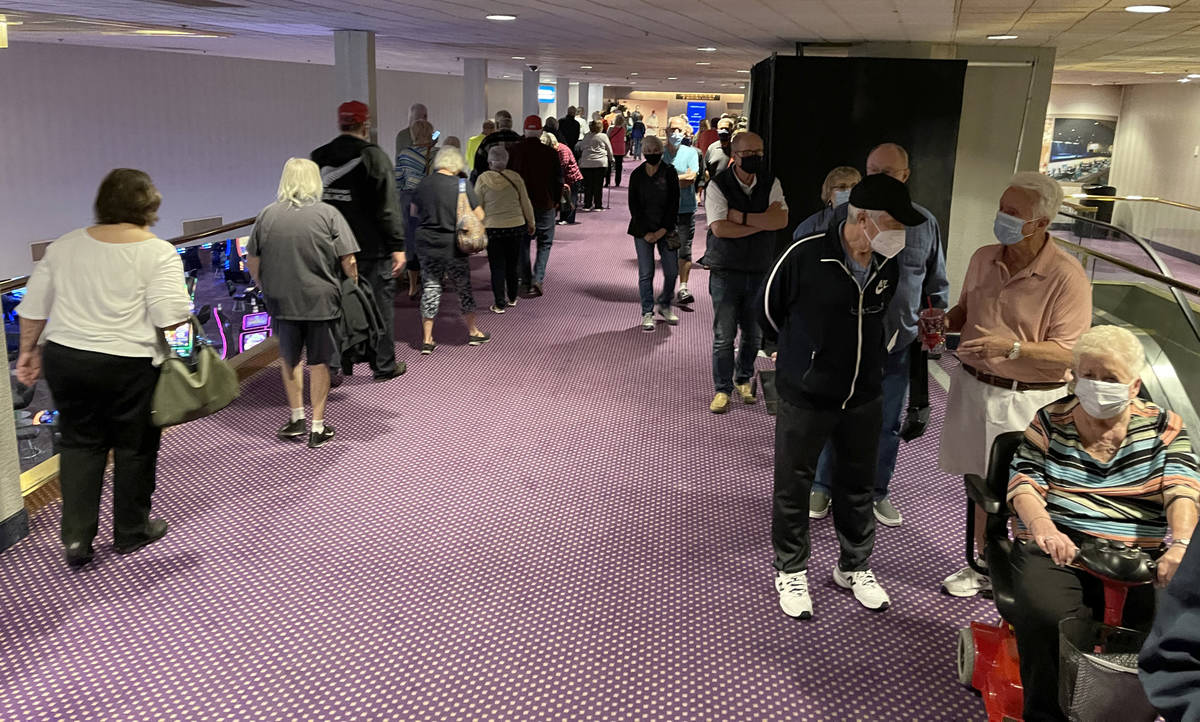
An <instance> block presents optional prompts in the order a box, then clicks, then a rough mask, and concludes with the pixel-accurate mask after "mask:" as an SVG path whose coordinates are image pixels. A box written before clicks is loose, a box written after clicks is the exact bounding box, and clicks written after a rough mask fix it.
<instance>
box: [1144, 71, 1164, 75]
mask: <svg viewBox="0 0 1200 722" xmlns="http://www.w3.org/2000/svg"><path fill="white" fill-rule="evenodd" d="M1165 72H1166V71H1165V70H1147V71H1146V75H1162V74H1163V73H1165Z"/></svg>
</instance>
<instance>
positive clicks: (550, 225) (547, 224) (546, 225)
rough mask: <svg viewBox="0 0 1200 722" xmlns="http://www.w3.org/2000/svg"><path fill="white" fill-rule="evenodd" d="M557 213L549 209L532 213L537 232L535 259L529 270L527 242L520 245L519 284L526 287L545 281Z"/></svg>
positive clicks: (535, 236) (535, 235) (535, 234)
mask: <svg viewBox="0 0 1200 722" xmlns="http://www.w3.org/2000/svg"><path fill="white" fill-rule="evenodd" d="M557 217H558V211H557V210H555V209H553V208H551V209H550V210H548V211H534V212H533V218H534V225H535V226H536V227H537V230H536V231H535V232H534V238H535V239H537V258H536V260H535V261H534V262H533V264H532V268H530V265H531V264H530V262H529V241H524V242H522V243H521V283H522V284H523V285H526V286H528V285H529V284H530V283H531V282H532V283H539V284H540V283H542V282H544V281H545V280H546V264H547V263H549V262H550V246H552V245H553V244H554V228H555V225H554V219H555V218H557Z"/></svg>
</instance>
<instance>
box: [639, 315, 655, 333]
mask: <svg viewBox="0 0 1200 722" xmlns="http://www.w3.org/2000/svg"><path fill="white" fill-rule="evenodd" d="M642 330H643V331H653V330H654V314H652V313H643V314H642Z"/></svg>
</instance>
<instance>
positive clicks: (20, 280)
mask: <svg viewBox="0 0 1200 722" xmlns="http://www.w3.org/2000/svg"><path fill="white" fill-rule="evenodd" d="M252 225H254V219H253V218H243V219H242V220H240V221H234V222H233V223H226V224H225V225H223V226H217V227H216V228H213V229H211V230H207V231H200V232H199V233H188V234H187V235H183V236H177V237H175V238H168V239H167V243H170V244H171V245H172V246H182V245H184V244H185V243H191V242H192V241H199V240H202V239H204V238H211V237H212V236H219V235H222V234H224V233H229V232H230V231H236V230H238V229H239V228H245V227H246V226H252ZM27 283H29V276H16V277H14V278H9V279H6V280H4V281H0V293H8V292H9V291H12V290H15V289H18V288H24V287H25V284H27Z"/></svg>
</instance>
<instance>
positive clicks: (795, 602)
mask: <svg viewBox="0 0 1200 722" xmlns="http://www.w3.org/2000/svg"><path fill="white" fill-rule="evenodd" d="M775 591H777V592H779V606H780V608H782V609H783V613H784V614H786V615H788V616H789V617H798V618H800V619H812V614H813V606H812V597H810V596H809V595H808V572H806V571H805V572H796V573H794V574H784V573H783V572H777V573H776V574H775Z"/></svg>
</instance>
